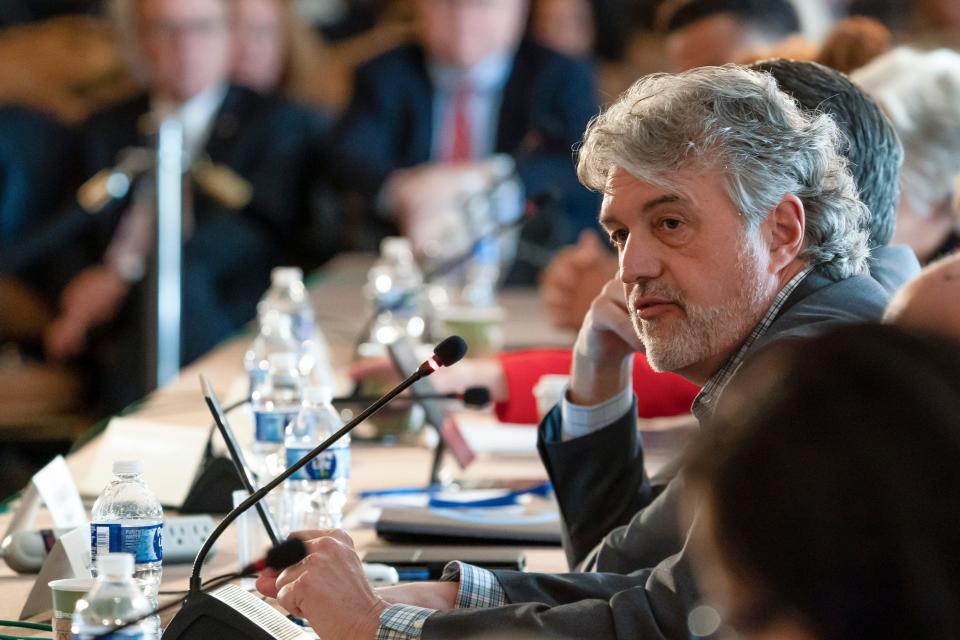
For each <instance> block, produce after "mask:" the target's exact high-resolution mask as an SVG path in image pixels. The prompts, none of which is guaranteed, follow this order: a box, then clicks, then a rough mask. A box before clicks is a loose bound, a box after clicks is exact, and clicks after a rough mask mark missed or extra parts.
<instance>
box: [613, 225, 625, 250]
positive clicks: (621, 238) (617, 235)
mask: <svg viewBox="0 0 960 640" xmlns="http://www.w3.org/2000/svg"><path fill="white" fill-rule="evenodd" d="M626 241H627V230H626V229H617V230H616V231H611V232H610V243H611V244H612V245H614V246H616V247H621V246H623V244H624V243H625V242H626Z"/></svg>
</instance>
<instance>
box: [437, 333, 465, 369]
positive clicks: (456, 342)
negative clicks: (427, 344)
mask: <svg viewBox="0 0 960 640" xmlns="http://www.w3.org/2000/svg"><path fill="white" fill-rule="evenodd" d="M465 355H467V343H466V341H465V340H464V339H463V338H461V337H460V336H450V337H448V338H446V339H445V340H443V342H441V343H440V344H438V345H437V347H436V348H435V349H434V350H433V357H434V360H435V361H436V363H437V364H438V365H440V366H441V367H449V366H450V365H452V364H456V363H457V362H460V360H462V359H463V356H465Z"/></svg>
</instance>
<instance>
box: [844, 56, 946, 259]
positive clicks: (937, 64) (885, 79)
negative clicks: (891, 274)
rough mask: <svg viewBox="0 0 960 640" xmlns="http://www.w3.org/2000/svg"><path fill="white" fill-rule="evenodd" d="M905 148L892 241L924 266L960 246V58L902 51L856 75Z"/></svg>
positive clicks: (855, 79)
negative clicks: (909, 249)
mask: <svg viewBox="0 0 960 640" xmlns="http://www.w3.org/2000/svg"><path fill="white" fill-rule="evenodd" d="M853 80H854V82H856V83H857V84H858V85H860V86H861V87H862V88H863V89H864V91H866V92H867V93H869V94H870V95H872V96H873V97H874V98H875V99H876V100H877V102H879V103H880V105H881V106H882V107H883V109H884V111H885V112H886V114H887V115H888V116H889V117H890V120H891V121H892V122H893V126H894V128H895V129H896V131H897V134H898V135H899V136H900V140H901V141H902V142H903V148H904V153H905V155H904V163H903V172H902V174H901V190H902V193H901V197H900V206H899V209H898V211H897V230H896V233H895V234H894V241H895V242H898V243H905V244H909V245H910V246H911V247H913V249H914V251H915V252H916V254H917V257H918V258H919V259H920V262H922V263H927V262H930V261H932V260H936V259H937V258H938V257H940V256H944V255H947V254H949V253H951V252H953V251H955V250H956V249H957V248H958V246H960V189H958V187H957V183H958V179H960V53H957V52H956V51H951V50H948V49H939V50H936V51H929V52H927V51H919V50H916V49H910V48H906V47H900V48H897V49H894V50H893V51H891V52H889V53H887V54H885V55H883V56H881V57H880V58H877V59H876V60H874V61H873V62H872V63H870V64H869V65H867V66H866V67H863V68H862V69H860V70H858V71H857V72H856V73H854V74H853Z"/></svg>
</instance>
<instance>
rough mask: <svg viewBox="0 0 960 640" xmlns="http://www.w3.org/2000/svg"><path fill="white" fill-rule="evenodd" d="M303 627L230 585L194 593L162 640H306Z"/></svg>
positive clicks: (235, 586)
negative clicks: (206, 591) (207, 591)
mask: <svg viewBox="0 0 960 640" xmlns="http://www.w3.org/2000/svg"><path fill="white" fill-rule="evenodd" d="M309 637H311V636H309V635H308V634H307V633H305V632H304V630H303V629H302V628H301V627H298V626H297V625H295V624H294V623H292V622H291V621H290V620H288V619H287V618H286V617H285V616H284V615H283V614H282V613H280V612H279V611H277V610H276V609H274V608H273V607H271V606H270V605H268V604H267V603H266V602H264V601H263V600H261V599H260V598H258V597H257V596H255V595H253V594H252V593H250V592H248V591H246V590H244V589H241V588H240V587H238V586H237V585H234V584H228V585H224V586H222V587H218V588H217V589H214V590H213V591H211V592H209V593H192V594H190V595H189V596H187V599H186V602H184V604H183V608H181V609H180V611H179V612H178V613H177V615H176V616H174V618H173V620H171V621H170V626H168V627H167V629H166V630H165V631H164V632H163V636H162V640H211V639H220V640H226V639H227V638H229V639H230V640H306V639H307V638H309Z"/></svg>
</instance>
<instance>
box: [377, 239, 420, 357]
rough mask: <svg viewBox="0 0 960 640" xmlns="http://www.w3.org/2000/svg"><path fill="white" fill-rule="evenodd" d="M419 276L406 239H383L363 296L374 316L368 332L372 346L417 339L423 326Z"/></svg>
mask: <svg viewBox="0 0 960 640" xmlns="http://www.w3.org/2000/svg"><path fill="white" fill-rule="evenodd" d="M422 285H423V275H422V274H421V273H420V268H419V267H418V266H417V263H416V260H414V257H413V249H412V248H411V247H410V241H409V240H407V239H406V238H384V239H383V241H382V242H381V243H380V258H379V259H378V260H377V261H376V262H375V263H374V265H373V266H372V267H371V268H370V271H369V273H368V274H367V288H366V293H367V296H368V297H369V298H370V299H371V300H372V301H373V305H374V311H375V313H376V314H377V316H376V320H375V321H374V324H373V327H372V328H371V331H370V341H371V342H372V343H374V344H380V345H383V344H390V343H391V342H393V341H394V340H396V339H397V337H399V336H401V335H404V334H405V335H407V336H409V337H411V338H413V339H414V340H419V339H420V338H421V337H422V336H423V333H424V329H425V328H426V323H425V320H424V314H423V299H422V298H423V295H422Z"/></svg>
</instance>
